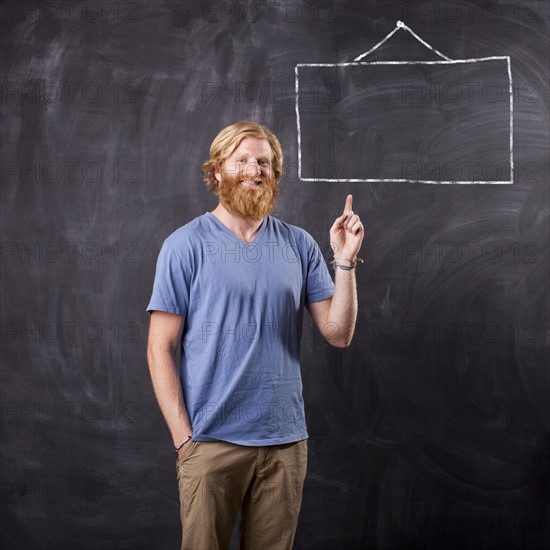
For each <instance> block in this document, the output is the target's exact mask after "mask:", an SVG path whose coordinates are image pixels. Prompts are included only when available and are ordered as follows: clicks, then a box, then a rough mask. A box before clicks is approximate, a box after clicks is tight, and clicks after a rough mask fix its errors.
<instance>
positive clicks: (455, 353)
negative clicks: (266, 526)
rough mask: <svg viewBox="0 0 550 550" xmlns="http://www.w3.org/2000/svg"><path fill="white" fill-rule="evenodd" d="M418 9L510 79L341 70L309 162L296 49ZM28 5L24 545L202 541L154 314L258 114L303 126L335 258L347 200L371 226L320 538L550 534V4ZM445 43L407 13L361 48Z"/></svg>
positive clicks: (334, 412)
mask: <svg viewBox="0 0 550 550" xmlns="http://www.w3.org/2000/svg"><path fill="white" fill-rule="evenodd" d="M397 21H401V22H403V24H405V25H407V27H408V28H409V29H411V30H413V31H414V33H415V34H416V35H417V36H418V37H420V38H422V40H423V41H425V42H426V43H428V44H429V45H430V46H432V48H434V49H436V50H437V51H438V52H442V53H443V54H445V55H446V56H448V57H449V58H452V59H478V58H484V57H492V56H495V57H507V58H509V67H510V76H511V77H512V78H511V80H509V79H508V74H507V73H504V74H503V73H502V72H501V71H500V67H496V68H495V67H493V66H492V68H491V69H490V71H489V72H486V71H481V72H480V71H479V67H477V66H476V67H475V70H473V69H472V70H470V67H469V66H468V67H467V66H464V67H462V68H461V69H460V70H458V73H457V72H456V71H455V70H454V69H456V67H454V68H453V70H452V71H450V70H448V69H449V68H448V67H447V68H446V69H445V68H444V67H442V66H441V67H440V68H441V71H440V72H438V73H437V72H436V73H434V72H430V71H424V70H415V71H414V72H413V74H409V75H403V78H404V80H396V78H397V77H396V76H395V74H396V73H394V72H391V73H388V72H387V71H384V70H382V69H383V67H384V65H377V66H376V67H378V69H377V70H374V71H373V72H368V73H361V74H360V73H355V74H353V75H351V77H350V73H349V72H347V73H346V71H344V70H340V73H339V74H338V75H337V77H338V78H334V79H333V78H332V77H326V76H323V74H316V75H315V76H314V77H312V78H313V79H314V80H313V81H311V82H313V83H315V86H314V88H315V90H316V93H317V94H318V95H317V103H316V97H315V94H312V95H310V96H308V97H309V100H310V101H309V103H307V102H305V103H302V104H301V106H300V108H303V109H302V110H301V111H300V112H299V113H298V114H301V115H302V118H301V121H302V122H303V124H304V126H303V130H304V134H303V138H304V142H303V147H302V149H301V153H302V155H303V157H302V158H301V159H300V158H299V147H298V146H299V143H298V137H299V128H298V121H297V105H296V96H297V92H296V90H297V88H296V70H297V69H296V67H297V66H298V65H300V64H338V63H346V62H352V61H353V60H354V59H356V58H357V57H359V56H361V55H362V54H364V53H366V52H368V51H369V50H371V49H372V48H373V47H375V46H376V45H377V44H378V43H379V42H380V41H381V40H383V39H384V37H386V36H387V35H388V33H390V32H391V31H392V30H393V29H396V28H397V27H396V23H397ZM0 25H1V32H0V37H1V38H0V39H1V42H2V63H1V66H2V78H1V94H2V95H1V102H0V109H1V114H2V118H1V123H2V124H1V133H0V136H1V203H2V206H1V208H2V210H1V214H2V216H1V221H2V225H1V246H2V248H1V264H0V267H1V271H2V294H1V315H2V339H1V346H2V347H1V487H2V492H1V494H2V501H1V512H0V514H1V518H0V523H1V525H0V547H1V548H3V549H6V550H16V549H17V550H18V549H21V548H24V549H26V550H34V549H52V550H64V549H68V550H74V549H75V548H78V549H79V550H92V549H94V550H95V549H102V550H103V549H120V550H121V549H137V550H139V549H145V548H147V549H166V548H178V547H179V543H180V537H181V526H180V524H179V514H178V512H179V511H178V506H179V503H178V493H177V482H176V477H175V475H176V472H175V456H174V452H173V450H172V446H171V444H172V442H171V439H170V435H169V432H168V429H167V427H166V426H165V424H164V421H163V418H162V415H161V413H160V410H159V408H158V405H157V403H156V399H155V396H154V393H153V389H152V385H151V381H150V376H149V372H148V368H147V362H146V353H145V352H146V344H147V341H146V340H147V330H148V316H147V314H146V312H145V307H146V305H147V303H148V300H149V298H150V293H151V288H152V282H153V276H154V270H155V261H156V257H157V255H158V252H159V250H160V247H161V245H162V242H163V240H164V239H165V238H166V237H167V236H168V235H169V234H170V233H172V232H173V231H174V230H175V229H177V228H178V227H180V226H182V225H184V224H185V223H187V222H189V221H191V220H192V219H193V218H195V217H197V216H199V215H201V214H203V213H204V212H206V211H211V210H212V209H213V208H214V207H215V206H216V204H217V201H216V198H215V196H214V195H213V194H212V193H211V192H210V191H209V190H208V189H207V188H206V187H205V185H204V183H203V182H202V180H201V173H200V165H201V163H202V162H203V161H205V160H207V157H208V148H209V146H210V143H211V141H212V139H213V138H214V136H215V135H216V133H217V132H218V131H219V130H220V129H221V128H223V127H224V126H226V125H228V124H231V123H233V122H236V121H238V120H254V121H256V122H259V123H261V124H265V125H267V126H268V127H269V128H271V129H272V130H273V132H274V133H275V134H276V135H277V136H278V137H279V139H280V141H281V143H282V146H283V151H284V155H285V171H286V175H285V177H284V178H283V180H282V181H281V183H280V188H281V198H280V199H279V202H278V208H277V211H276V212H275V213H274V215H275V216H277V217H278V218H280V219H281V220H283V221H286V222H288V223H291V224H294V225H298V226H300V227H303V228H304V229H306V230H307V231H308V232H309V233H310V234H311V235H312V236H313V237H314V238H315V239H316V241H317V242H318V243H319V245H320V247H321V250H322V251H323V253H324V255H325V258H326V259H327V261H329V260H330V259H331V250H330V246H329V237H328V232H329V228H330V226H331V225H332V223H333V221H334V219H335V218H336V217H337V216H338V215H340V213H341V210H342V208H343V204H344V200H345V196H346V195H347V194H348V193H352V194H353V197H354V210H355V211H356V212H357V213H358V214H359V215H360V216H361V218H362V220H363V222H364V225H365V239H364V241H363V248H362V254H361V256H362V257H363V258H364V259H365V263H364V264H361V265H359V267H358V269H357V286H358V297H359V314H358V321H357V327H356V333H355V337H354V340H353V342H352V344H351V346H350V347H349V348H347V349H336V348H333V347H331V346H329V344H328V343H326V342H325V341H324V340H323V339H322V337H321V336H320V335H319V333H318V331H317V329H316V328H315V327H314V325H313V321H312V320H311V318H310V317H309V316H308V315H307V314H306V315H305V316H304V323H305V326H304V334H303V340H302V349H301V354H302V355H301V359H302V376H303V384H304V399H305V404H306V416H307V422H308V431H309V436H310V437H309V441H308V443H309V466H308V476H307V478H306V484H305V489H304V496H303V503H302V509H301V515H300V521H299V526H298V530H297V534H296V540H295V548H296V549H301V550H309V549H315V550H320V549H331V550H332V549H350V548H356V549H363V548H365V549H366V548H447V549H451V548H456V549H465V548H472V549H473V548H499V549H501V548H502V549H504V548H522V549H523V548H531V549H537V548H548V547H549V546H550V530H549V525H550V522H549V521H548V517H549V515H548V473H549V471H548V470H549V467H548V465H549V464H550V460H549V439H548V425H549V415H548V412H549V411H548V409H549V403H550V399H548V397H549V387H548V365H549V364H550V353H549V340H548V334H549V317H548V305H549V286H548V280H549V260H548V244H549V243H548V240H549V221H548V212H549V191H548V189H549V166H548V147H549V117H548V62H549V59H548V51H549V47H548V46H549V44H548V31H549V6H548V3H546V2H543V1H540V2H538V1H532V2H531V1H529V2H514V1H509V2H500V1H498V2H489V3H483V4H481V3H477V2H467V1H462V0H461V1H458V2H447V1H442V2H436V1H433V0H432V1H427V2H417V1H410V2H409V1H402V2H400V1H395V0H389V1H386V2H383V3H382V2H375V1H371V0H369V1H366V2H359V1H317V2H307V1H306V2H301V1H300V2H298V1H285V0H281V1H278V0H277V1H275V2H271V1H270V2H255V1H254V2H236V3H234V2H198V1H180V2H177V1H158V2H138V1H128V2H126V1H124V2H118V1H115V2H112V1H105V2H104V1H97V2H87V1H85V2H70V3H69V2H39V1H29V2H14V1H12V2H2V3H1V4H0ZM438 59H441V57H439V56H437V55H435V54H434V51H432V50H430V49H429V48H427V47H426V46H425V44H423V43H422V42H420V41H419V40H417V39H416V38H415V37H414V36H413V35H412V34H411V33H409V32H407V31H406V29H404V28H403V27H401V28H398V30H397V32H396V33H395V34H393V35H392V36H391V37H390V38H389V39H388V40H387V41H385V42H384V43H383V44H381V45H380V46H379V47H378V48H376V49H375V50H374V51H372V53H371V54H370V55H369V56H368V57H367V58H363V59H362V61H365V62H366V61H367V60H368V61H370V62H376V61H380V62H385V61H387V60H406V61H411V60H413V61H414V60H417V61H418V60H422V61H433V60H438ZM503 64H504V65H506V66H508V62H507V61H506V62H503ZM430 66H432V65H430ZM369 67H371V68H372V67H373V65H369ZM416 67H417V66H416ZM432 67H433V66H432ZM506 68H507V67H506ZM443 69H445V70H443ZM298 70H299V71H301V69H298ZM491 71H494V73H493V72H491ZM337 72H338V71H337ZM299 74H300V75H303V76H304V78H305V77H306V76H307V75H306V73H305V71H302V72H300V73H299ZM457 74H458V76H457ZM440 76H441V77H442V79H441V80H438V78H439V77H440ZM443 77H444V78H445V79H447V81H446V82H445V83H444V81H443ZM399 78H401V77H399ZM459 78H464V79H466V80H465V81H466V82H469V84H467V85H464V82H465V81H464V80H459ZM484 78H485V79H488V80H485V81H484V80H483V79H484ZM315 79H317V80H315ZM346 79H348V80H347V81H346ZM449 81H450V82H451V84H452V85H454V87H453V86H452V85H451V87H449ZM311 82H310V84H311ZM335 82H338V83H340V84H341V86H340V87H339V88H338V89H335V88H334V83H335ZM396 82H397V84H398V85H399V83H400V82H402V83H403V84H402V86H403V87H402V94H401V95H400V94H399V93H396V90H395V85H396ZM302 83H303V82H302ZM510 83H511V85H512V96H511V103H510V96H509V95H508V96H506V94H507V93H508V92H509V88H508V86H509V85H510ZM367 84H368V85H367ZM407 86H408V87H407ZM438 86H439V87H438ZM445 86H447V87H446V88H445ZM388 87H389V88H391V89H389V90H388ZM335 90H336V92H338V93H340V96H338V94H336V95H334V94H333V92H335ZM354 91H355V92H357V94H358V97H359V99H360V101H358V102H356V103H352V104H350V103H349V100H350V97H353V92H354ZM388 91H389V92H390V93H385V92H388ZM459 91H460V92H461V93H462V94H463V95H462V96H461V101H462V103H461V104H458V103H457V102H456V101H455V100H453V98H454V97H456V94H457V93H458V92H459ZM499 91H500V92H502V95H501V97H500V98H499V99H498V101H497V100H496V98H497V94H498V92H499ZM469 92H472V93H473V94H474V97H473V101H472V102H470V101H469V100H468V99H465V98H466V97H467V96H466V95H465V94H466V93H469ZM305 93H306V94H307V91H306V92H305ZM479 93H481V94H482V95H481V96H480V95H479ZM483 94H486V97H487V98H489V100H486V99H485V96H484V95H483ZM301 97H302V96H301ZM304 97H306V96H304ZM327 98H328V99H327ZM334 98H336V100H335V101H332V100H333V99H334ZM355 99H357V98H355ZM491 99H493V100H495V101H493V102H491V101H490V100H491ZM363 100H365V101H364V102H363ZM405 100H407V101H408V104H407V105H411V106H412V107H415V108H418V109H419V110H418V111H417V113H420V115H410V114H409V112H408V111H407V112H406V113H407V114H406V116H405V115H404V114H403V113H404V112H405V111H404V110H403V105H405V103H404V101H405ZM322 101H324V102H325V103H324V104H323V103H321V102H322ZM388 101H390V103H388ZM391 101H393V103H391ZM505 101H507V103H504V102H505ZM346 102H347V103H346ZM476 102H477V103H476ZM323 105H325V107H326V108H322V106H323ZM487 107H489V108H487ZM355 108H356V109H357V118H355V117H354V116H353V113H354V109H355ZM511 113H512V115H513V116H512V117H511V118H508V119H507V118H506V117H507V116H509V115H510V114H511ZM382 114H383V116H382ZM308 116H309V118H307V117H308ZM403 116H405V118H404V119H403V118H399V117H403ZM316 117H317V118H316ZM327 117H332V119H331V120H332V121H333V123H332V125H331V123H330V120H329V119H328V118H327ZM430 117H432V118H430ZM327 120H328V122H327ZM373 121H374V122H373ZM510 121H511V122H512V124H513V132H512V137H513V159H512V163H511V164H506V163H507V162H508V161H509V160H510V157H509V153H510V148H509V147H508V145H509V143H508V141H507V140H508V138H509V136H508V133H507V132H508V128H509V127H510V126H509V123H510ZM404 122H406V125H404ZM436 123H437V124H436ZM354 124H356V125H355V126H354ZM400 124H401V125H400ZM405 126H406V127H405ZM442 129H443V130H444V131H443V130H442ZM316 130H317V131H318V132H317V133H316ZM308 131H309V134H308V133H307V132H308ZM354 132H363V133H362V134H361V133H360V134H359V138H358V137H357V134H354ZM369 132H370V133H369ZM415 132H416V133H415ZM430 132H433V133H430ZM438 132H439V133H438ZM308 136H309V137H308ZM316 136H318V138H319V139H318V142H317V143H316V142H314V141H312V140H313V139H314V138H315V137H316ZM308 139H309V141H307V140H308ZM444 139H445V140H447V141H444ZM308 143H309V145H308ZM365 144H368V147H366V146H365ZM308 147H309V149H308ZM323 147H326V149H323ZM377 147H378V149H376V148H377ZM411 152H412V153H414V155H413V156H412V157H411ZM439 153H441V155H440V156H439V157H438V156H437V155H438V154H439ZM507 155H508V156H507ZM502 159H503V160H502ZM382 161H383V162H382ZM463 162H465V163H469V164H466V165H465V166H466V168H467V167H468V166H470V172H468V171H464V170H465V168H464V166H463V165H462V164H461V163H463ZM451 163H455V164H458V165H460V168H461V170H463V172H462V173H461V177H460V180H468V179H471V181H466V183H456V181H457V180H458V179H459V178H457V177H456V170H455V168H454V166H453V168H452V169H449V164H451ZM476 163H477V164H476ZM500 163H502V164H500ZM495 164H496V165H497V167H498V168H499V169H501V173H500V175H499V174H497V172H496V170H497V168H495V166H494V165H495ZM472 170H479V173H480V174H481V175H482V176H483V175H485V176H487V177H485V178H484V177H480V178H478V177H477V175H475V176H473V177H471V176H472ZM402 174H405V177H401V175H402ZM464 174H466V175H465V176H464ZM462 176H464V177H462ZM354 179H355V180H375V181H347V180H354ZM400 179H403V180H406V181H399V180H400ZM334 180H335V181H334ZM342 180H344V181H342ZM376 180H384V181H376ZM386 180H389V181H386ZM478 180H479V181H484V182H485V183H474V182H476V181H478ZM426 181H428V182H431V183H426ZM502 181H504V183H502ZM506 181H508V183H506ZM499 182H500V183H499ZM234 542H235V543H236V541H234ZM235 547H236V546H235Z"/></svg>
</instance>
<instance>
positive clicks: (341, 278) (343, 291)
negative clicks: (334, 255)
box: [327, 261, 357, 347]
mask: <svg viewBox="0 0 550 550" xmlns="http://www.w3.org/2000/svg"><path fill="white" fill-rule="evenodd" d="M342 263H345V264H348V263H349V262H345V261H342ZM356 321H357V284H356V280H355V269H350V270H343V269H340V268H336V271H335V272H334V295H333V297H332V303H331V306H330V309H329V312H328V315H327V324H328V327H327V328H328V330H329V332H330V340H331V341H333V342H339V343H341V344H342V345H343V346H344V347H347V346H349V344H350V342H351V339H352V338H353V333H354V332H355V323H356Z"/></svg>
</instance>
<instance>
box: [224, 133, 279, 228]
mask: <svg viewBox="0 0 550 550" xmlns="http://www.w3.org/2000/svg"><path fill="white" fill-rule="evenodd" d="M271 162H272V151H271V147H270V145H269V141H267V139H257V138H252V137H246V138H244V139H243V140H242V141H241V143H240V144H239V146H238V147H237V149H235V151H233V153H232V154H231V156H230V157H228V158H227V159H225V161H224V162H223V164H222V166H221V168H220V170H217V171H216V172H215V176H216V179H217V180H218V181H219V182H220V185H219V190H218V193H219V197H220V201H221V203H222V205H223V206H224V207H225V209H226V210H227V211H228V212H230V213H231V214H233V215H234V216H237V217H239V218H243V219H246V220H261V219H262V218H264V217H265V216H267V215H268V214H269V213H271V212H272V210H273V209H274V208H275V204H276V202H277V197H278V196H279V190H278V188H277V183H276V182H275V180H274V179H273V171H272V168H271Z"/></svg>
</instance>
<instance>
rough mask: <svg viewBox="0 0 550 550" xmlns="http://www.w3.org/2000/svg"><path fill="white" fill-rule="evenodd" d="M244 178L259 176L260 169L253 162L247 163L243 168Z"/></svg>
mask: <svg viewBox="0 0 550 550" xmlns="http://www.w3.org/2000/svg"><path fill="white" fill-rule="evenodd" d="M244 170H245V172H244V173H245V176H250V177H255V176H260V175H261V173H262V167H261V166H260V165H259V164H258V163H257V162H255V161H251V162H248V163H247V164H246V166H245V169H244Z"/></svg>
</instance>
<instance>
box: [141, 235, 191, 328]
mask: <svg viewBox="0 0 550 550" xmlns="http://www.w3.org/2000/svg"><path fill="white" fill-rule="evenodd" d="M190 284H191V265H190V263H189V262H185V261H183V259H182V258H181V257H180V256H179V255H178V254H177V253H176V252H175V250H174V249H173V248H172V247H171V246H170V245H169V244H168V243H167V242H166V241H165V242H164V244H163V245H162V248H161V249H160V252H159V256H158V259H157V268H156V273H155V280H154V283H153V292H152V295H151V300H150V302H149V305H148V306H147V310H146V311H147V312H148V313H149V315H150V314H151V312H152V311H155V310H156V311H167V312H168V313H176V314H178V315H182V316H183V317H187V310H188V307H189V288H190Z"/></svg>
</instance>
